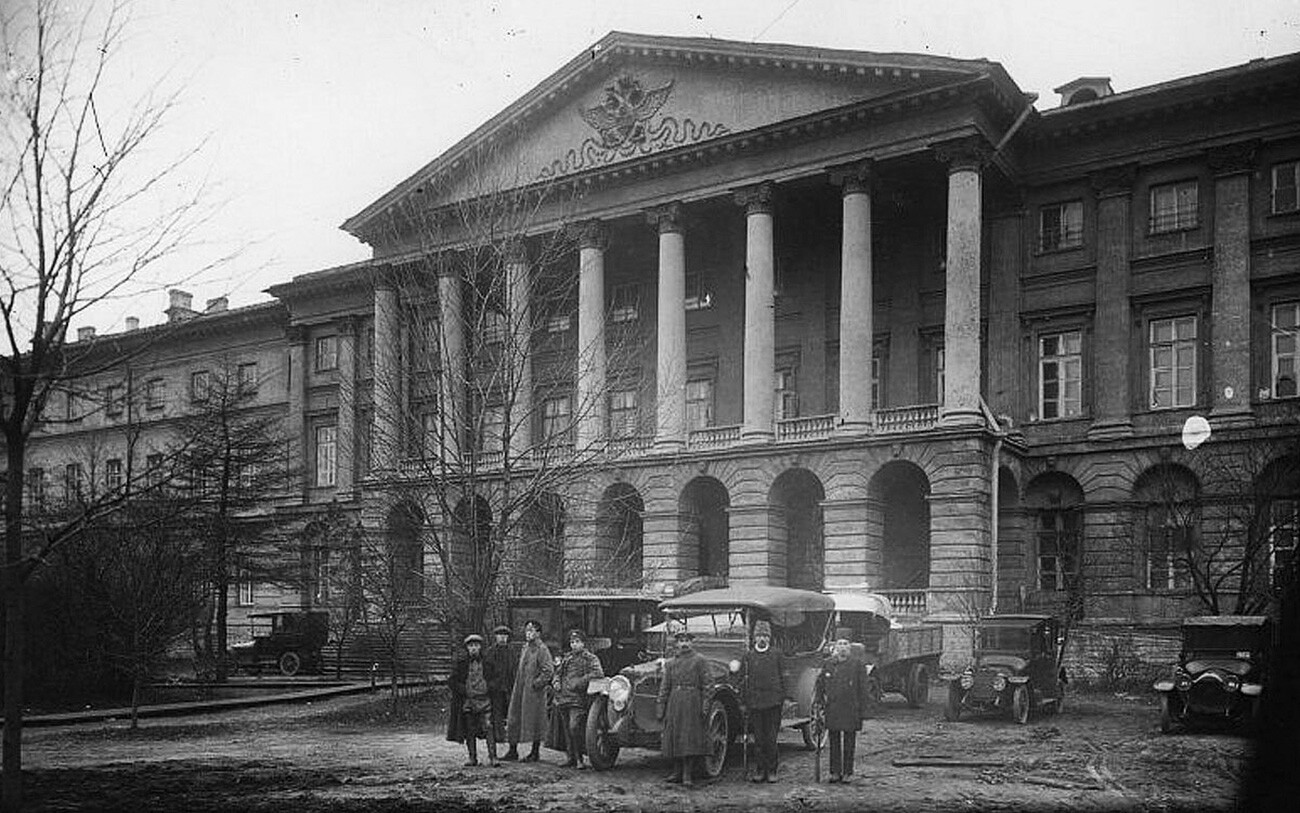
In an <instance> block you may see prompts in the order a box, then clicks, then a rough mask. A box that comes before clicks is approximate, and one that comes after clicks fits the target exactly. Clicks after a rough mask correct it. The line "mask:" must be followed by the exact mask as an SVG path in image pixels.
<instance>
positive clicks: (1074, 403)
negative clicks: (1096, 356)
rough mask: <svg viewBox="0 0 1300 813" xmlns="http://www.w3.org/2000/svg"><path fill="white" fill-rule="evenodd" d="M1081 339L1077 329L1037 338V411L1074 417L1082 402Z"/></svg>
mask: <svg viewBox="0 0 1300 813" xmlns="http://www.w3.org/2000/svg"><path fill="white" fill-rule="evenodd" d="M1082 348H1083V339H1082V334H1081V333H1080V332H1079V331H1077V330H1072V331H1069V332H1067V333H1055V334H1052V335H1050V336H1042V337H1040V338H1039V339H1038V414H1039V415H1041V416H1042V418H1043V420H1053V419H1055V418H1073V417H1075V416H1077V415H1079V412H1080V409H1081V406H1082V395H1081V393H1082V388H1083V355H1082Z"/></svg>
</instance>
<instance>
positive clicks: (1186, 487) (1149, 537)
mask: <svg viewBox="0 0 1300 813" xmlns="http://www.w3.org/2000/svg"><path fill="white" fill-rule="evenodd" d="M1133 491H1134V498H1135V499H1136V501H1137V511H1138V512H1139V522H1138V542H1139V544H1141V546H1142V550H1143V561H1144V565H1145V566H1144V571H1145V572H1144V574H1143V581H1144V585H1143V586H1144V587H1146V589H1148V590H1182V589H1186V588H1187V587H1189V586H1191V581H1192V578H1191V573H1192V564H1193V562H1192V556H1193V551H1194V550H1195V546H1196V542H1197V538H1198V536H1199V531H1200V508H1199V507H1198V506H1199V500H1198V499H1197V496H1198V493H1199V485H1198V483H1197V481H1196V477H1195V475H1193V474H1192V473H1191V472H1190V471H1188V470H1187V469H1185V468H1183V467H1182V466H1175V465H1172V464H1161V465H1159V466H1154V467H1152V468H1150V469H1148V470H1147V471H1145V472H1143V474H1142V476H1141V477H1139V478H1138V481H1137V484H1136V485H1135V487H1134V489H1133Z"/></svg>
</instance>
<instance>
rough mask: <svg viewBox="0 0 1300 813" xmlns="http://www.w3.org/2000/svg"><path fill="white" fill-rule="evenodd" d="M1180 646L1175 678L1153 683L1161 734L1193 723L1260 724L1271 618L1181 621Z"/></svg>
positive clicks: (1214, 617) (1214, 618)
mask: <svg viewBox="0 0 1300 813" xmlns="http://www.w3.org/2000/svg"><path fill="white" fill-rule="evenodd" d="M1182 634H1183V645H1182V651H1181V653H1180V654H1179V656H1178V664H1177V665H1176V666H1174V668H1173V674H1172V675H1171V676H1170V677H1167V678H1161V679H1160V680H1157V681H1156V682H1155V690H1156V691H1157V692H1159V693H1160V730H1161V731H1163V732H1165V733H1169V732H1170V731H1173V730H1174V728H1175V727H1177V726H1178V725H1188V726H1190V725H1193V724H1195V723H1197V722H1211V721H1214V722H1221V723H1237V724H1243V725H1246V726H1250V727H1253V726H1254V725H1255V724H1257V723H1258V721H1259V711H1260V702H1261V697H1262V695H1263V693H1264V686H1265V685H1266V684H1267V682H1268V655H1269V650H1270V649H1271V644H1272V642H1273V628H1272V624H1270V623H1269V619H1268V618H1267V617H1265V616H1259V615H1212V616H1197V617H1193V618H1185V619H1183V625H1182Z"/></svg>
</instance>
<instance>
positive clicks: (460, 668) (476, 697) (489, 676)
mask: <svg viewBox="0 0 1300 813" xmlns="http://www.w3.org/2000/svg"><path fill="white" fill-rule="evenodd" d="M496 681H497V674H496V668H495V667H494V666H493V665H492V663H491V662H490V661H485V660H483V636H482V635H479V634H477V633H471V634H470V635H466V636H465V658H464V659H463V660H461V661H458V662H457V663H456V665H455V666H453V667H452V670H451V677H450V678H448V680H447V686H448V688H450V689H451V707H450V708H449V709H448V710H447V711H448V716H447V739H449V740H451V741H453V742H462V741H463V742H464V743H465V749H466V750H467V751H468V752H469V761H468V762H466V763H465V765H466V766H467V767H468V766H472V765H477V764H478V738H479V737H483V738H485V739H486V740H487V747H488V759H489V760H491V762H492V767H493V768H495V767H497V766H498V765H500V764H501V763H499V762H498V761H497V742H496V739H495V738H494V737H493V736H492V699H491V697H490V694H491V692H492V690H493V688H494V687H495V686H496Z"/></svg>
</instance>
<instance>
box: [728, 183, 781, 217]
mask: <svg viewBox="0 0 1300 813" xmlns="http://www.w3.org/2000/svg"><path fill="white" fill-rule="evenodd" d="M775 193H776V184H774V183H772V182H771V181H763V182H762V183H757V184H754V185H753V186H746V187H744V188H743V189H737V190H736V198H735V200H736V205H737V206H744V207H745V214H747V215H758V214H767V215H770V214H772V198H773V197H774V196H775Z"/></svg>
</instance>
